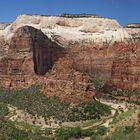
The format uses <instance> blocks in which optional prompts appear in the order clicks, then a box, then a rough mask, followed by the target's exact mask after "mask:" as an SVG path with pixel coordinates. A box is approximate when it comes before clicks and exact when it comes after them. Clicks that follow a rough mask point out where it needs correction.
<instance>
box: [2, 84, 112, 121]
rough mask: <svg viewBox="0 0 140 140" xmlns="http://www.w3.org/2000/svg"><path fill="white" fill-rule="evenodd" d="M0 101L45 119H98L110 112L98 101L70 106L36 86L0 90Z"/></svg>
mask: <svg viewBox="0 0 140 140" xmlns="http://www.w3.org/2000/svg"><path fill="white" fill-rule="evenodd" d="M0 102H2V103H5V104H10V105H12V106H15V107H17V108H18V109H22V110H24V111H26V112H28V113H30V114H32V115H33V116H35V115H37V116H43V117H44V118H45V120H46V122H47V120H48V119H49V118H51V117H53V118H54V119H56V120H60V121H81V120H83V121H84V120H92V119H100V118H101V117H102V116H105V115H109V114H111V111H110V108H109V107H108V106H106V105H104V104H101V103H100V102H98V101H91V102H88V103H81V104H78V105H76V106H74V107H71V106H70V104H69V103H66V102H61V101H60V100H59V99H58V98H57V97H49V96H46V95H44V94H43V93H40V91H39V87H38V86H32V87H30V88H28V89H22V90H16V91H4V90H2V89H1V91H0Z"/></svg>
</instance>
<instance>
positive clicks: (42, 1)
mask: <svg viewBox="0 0 140 140" xmlns="http://www.w3.org/2000/svg"><path fill="white" fill-rule="evenodd" d="M61 13H91V14H97V15H100V16H105V17H110V18H115V19H117V20H118V21H119V22H120V23H121V24H122V25H125V24H127V23H138V22H140V0H1V2H0V22H9V21H14V20H15V19H16V17H17V15H20V14H42V15H58V14H61Z"/></svg>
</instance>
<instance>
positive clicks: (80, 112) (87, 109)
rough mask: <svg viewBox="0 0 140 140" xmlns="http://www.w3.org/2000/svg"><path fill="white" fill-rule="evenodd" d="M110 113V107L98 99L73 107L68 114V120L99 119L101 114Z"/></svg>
mask: <svg viewBox="0 0 140 140" xmlns="http://www.w3.org/2000/svg"><path fill="white" fill-rule="evenodd" d="M109 114H111V109H110V107H108V106H107V105H104V104H101V103H100V102H98V101H91V102H88V103H81V104H79V105H77V106H75V107H73V108H72V109H71V110H70V111H69V114H68V120H70V121H80V120H83V121H85V120H99V119H100V118H101V117H102V116H106V115H109Z"/></svg>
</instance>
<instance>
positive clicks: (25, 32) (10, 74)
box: [0, 26, 94, 102]
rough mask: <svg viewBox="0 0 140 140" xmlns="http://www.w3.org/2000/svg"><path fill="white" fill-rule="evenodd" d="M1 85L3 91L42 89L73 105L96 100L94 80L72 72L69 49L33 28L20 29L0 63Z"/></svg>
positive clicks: (74, 71) (24, 27)
mask: <svg viewBox="0 0 140 140" xmlns="http://www.w3.org/2000/svg"><path fill="white" fill-rule="evenodd" d="M0 67H1V70H0V84H1V86H2V87H4V88H25V87H29V86H31V85H32V84H40V85H42V90H43V92H44V93H47V94H48V95H50V96H52V95H53V96H54V95H55V96H58V97H60V98H61V99H62V100H64V99H67V100H68V101H71V102H76V101H80V100H90V99H93V97H94V85H93V81H92V80H91V78H90V77H89V76H88V75H86V74H82V73H80V72H76V70H74V68H73V61H72V60H71V58H70V57H69V54H68V52H67V50H66V49H64V48H63V47H61V46H60V45H58V44H57V43H55V42H53V41H51V40H50V39H49V38H48V37H47V36H46V35H44V33H43V32H41V31H40V30H38V29H35V28H33V27H30V26H23V27H20V28H18V29H17V30H16V31H15V33H14V35H13V36H12V38H11V41H9V48H8V52H5V55H4V56H2V57H1V59H0Z"/></svg>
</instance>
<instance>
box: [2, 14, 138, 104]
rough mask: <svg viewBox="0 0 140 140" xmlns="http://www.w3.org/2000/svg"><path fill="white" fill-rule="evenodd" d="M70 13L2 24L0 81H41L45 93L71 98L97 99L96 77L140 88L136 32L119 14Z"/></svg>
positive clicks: (14, 84)
mask: <svg viewBox="0 0 140 140" xmlns="http://www.w3.org/2000/svg"><path fill="white" fill-rule="evenodd" d="M71 16H72V15H63V16H60V17H59V16H58V17H56V16H54V17H51V16H29V15H21V16H19V17H18V18H17V20H16V21H15V22H14V23H12V24H11V25H9V26H7V27H6V28H5V29H4V30H0V46H1V48H0V52H1V53H2V54H0V67H1V69H0V85H1V86H3V87H5V88H10V89H11V88H25V87H29V86H31V85H32V84H41V85H42V91H43V92H44V93H46V94H48V95H50V96H58V97H60V98H61V99H62V100H68V101H71V102H76V101H81V100H91V99H93V98H94V96H95V89H94V85H93V83H94V82H93V81H94V80H99V81H102V82H103V83H104V84H105V83H108V82H110V83H111V84H113V85H115V86H116V87H120V88H139V79H137V78H138V77H139V76H138V75H139V58H140V57H139V45H138V44H137V45H136V44H134V43H135V41H136V40H135V41H134V42H133V36H132V34H131V33H129V31H128V30H127V29H126V28H122V27H121V26H120V25H119V23H118V22H117V21H116V20H112V19H107V18H100V17H95V16H87V15H84V16H83V15H81V16H77V15H76V17H71ZM29 25H30V26H29ZM129 29H130V28H129ZM137 42H139V41H138V40H137ZM132 43H133V44H132ZM128 81H129V82H128ZM131 82H132V84H131Z"/></svg>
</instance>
